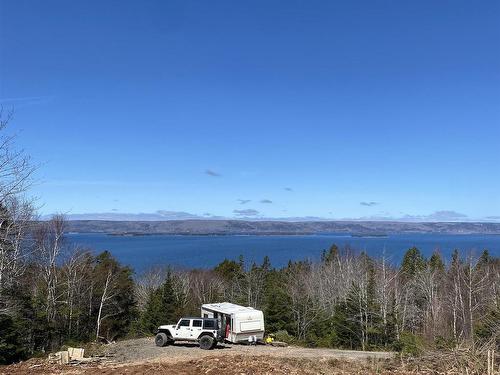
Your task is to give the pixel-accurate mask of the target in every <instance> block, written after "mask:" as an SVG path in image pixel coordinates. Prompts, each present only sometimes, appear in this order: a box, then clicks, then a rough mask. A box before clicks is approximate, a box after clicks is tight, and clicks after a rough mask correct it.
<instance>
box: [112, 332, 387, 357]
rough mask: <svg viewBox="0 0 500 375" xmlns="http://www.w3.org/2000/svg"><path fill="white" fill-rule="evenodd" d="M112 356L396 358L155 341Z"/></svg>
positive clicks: (118, 349)
mask: <svg viewBox="0 0 500 375" xmlns="http://www.w3.org/2000/svg"><path fill="white" fill-rule="evenodd" d="M109 352H110V354H113V355H114V359H115V360H116V361H117V362H121V363H136V362H139V363H142V362H144V361H155V362H156V361H159V362H171V361H179V360H184V359H185V360H190V359H195V358H204V357H207V356H208V357H209V356H220V355H223V356H228V355H246V356H272V357H279V358H299V359H326V360H328V359H345V360H361V361H363V360H369V359H390V358H393V357H394V353H391V352H362V351H354V350H335V349H308V348H301V347H285V348H279V347H274V346H269V345H256V346H253V345H228V344H224V345H219V346H218V347H217V348H216V349H213V350H202V349H200V348H198V345H196V344H193V343H175V344H174V345H169V346H166V347H163V348H160V347H157V346H155V344H154V340H153V338H143V339H135V340H125V341H121V342H118V343H116V344H112V345H109Z"/></svg>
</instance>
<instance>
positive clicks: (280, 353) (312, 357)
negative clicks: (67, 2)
mask: <svg viewBox="0 0 500 375" xmlns="http://www.w3.org/2000/svg"><path fill="white" fill-rule="evenodd" d="M99 352H100V354H107V355H109V357H108V359H110V360H111V361H112V363H109V362H108V363H104V362H103V363H94V364H80V365H54V364H50V363H48V362H47V361H46V360H45V359H31V360H29V361H26V362H22V363H18V364H15V365H10V366H0V375H3V374H13V375H18V374H26V373H30V374H44V375H45V374H75V375H81V374H92V375H93V374H149V373H155V374H180V375H183V374H185V375H187V374H221V373H224V374H225V375H254V374H255V375H257V374H274V375H282V374H283V375H285V374H287V375H294V374H296V375H299V374H308V375H312V374H371V373H377V374H400V372H398V371H397V372H392V371H388V372H386V371H385V370H387V368H388V367H387V365H388V364H390V363H391V362H392V361H391V359H392V358H394V353H389V352H358V351H350V350H333V349H307V348H300V347H286V348H281V347H273V346H268V345H257V346H250V345H219V346H218V347H217V348H216V349H213V350H202V349H200V348H199V347H198V345H196V344H193V343H175V344H174V345H170V346H166V347H162V348H160V347H157V346H155V344H154V339H153V338H142V339H133V340H124V341H120V342H117V343H114V344H110V345H106V346H103V347H100V348H99ZM382 369H385V370H384V371H379V370H382ZM372 371H376V372H372ZM405 374H410V372H405Z"/></svg>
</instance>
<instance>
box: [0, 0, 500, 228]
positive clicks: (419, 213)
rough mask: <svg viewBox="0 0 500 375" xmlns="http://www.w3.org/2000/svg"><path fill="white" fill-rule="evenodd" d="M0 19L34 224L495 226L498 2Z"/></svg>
mask: <svg viewBox="0 0 500 375" xmlns="http://www.w3.org/2000/svg"><path fill="white" fill-rule="evenodd" d="M0 4H1V5H0V103H1V104H2V105H3V106H4V107H7V108H11V107H13V108H14V109H15V112H16V113H15V118H14V120H13V121H12V123H11V125H10V127H9V131H10V132H12V133H16V134H18V139H17V142H18V144H19V146H20V147H23V148H24V149H25V150H26V151H27V152H28V153H29V154H31V155H32V157H33V159H34V160H35V161H36V162H37V163H40V164H41V166H40V168H39V170H38V172H37V179H38V183H37V185H36V186H35V187H34V188H33V189H32V194H34V195H36V196H37V197H39V202H40V206H41V209H40V211H41V213H42V214H49V213H52V212H65V213H69V214H85V213H103V212H107V213H115V214H120V213H121V214H123V213H155V212H157V211H159V210H163V211H168V213H164V215H166V216H168V217H170V216H174V217H175V215H177V214H176V212H186V213H189V214H192V215H200V216H203V215H205V216H207V217H208V215H215V216H224V217H245V216H248V217H306V216H314V217H322V218H335V219H341V218H379V219H380V218H405V219H410V220H413V219H415V220H417V219H418V220H476V219H482V220H484V219H486V218H489V219H486V220H495V217H497V218H500V197H499V192H500V173H499V171H500V168H499V166H500V153H499V152H498V145H499V142H500V49H499V48H498V46H499V45H500V23H499V22H498V19H499V17H500V2H498V1H480V2H474V1H459V0H453V1H435V0H430V1H400V0H399V1H343V2H340V1H336V2H334V1H271V0H266V1H252V2H243V1H239V2H235V1H210V2H207V1H199V2H193V1H186V0H184V1H72V2H68V1H51V0H47V1H43V2H37V1H23V0H16V1H4V0H0ZM207 172H208V173H207ZM238 200H243V201H238ZM247 200H248V202H244V201H247ZM163 211H162V212H163ZM160 214H161V213H160Z"/></svg>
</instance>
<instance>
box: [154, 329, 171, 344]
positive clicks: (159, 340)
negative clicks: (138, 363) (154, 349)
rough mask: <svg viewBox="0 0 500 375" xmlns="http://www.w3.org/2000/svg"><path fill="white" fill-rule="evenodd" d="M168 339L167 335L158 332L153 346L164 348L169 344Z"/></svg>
mask: <svg viewBox="0 0 500 375" xmlns="http://www.w3.org/2000/svg"><path fill="white" fill-rule="evenodd" d="M169 341H170V340H169V339H168V336H167V334H165V333H163V332H160V333H158V334H157V335H156V337H155V344H156V346H165V345H168V343H169Z"/></svg>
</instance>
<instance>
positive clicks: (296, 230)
mask: <svg viewBox="0 0 500 375" xmlns="http://www.w3.org/2000/svg"><path fill="white" fill-rule="evenodd" d="M67 232H75V233H107V234H114V235H148V234H172V235H237V234H241V235H245V234H247V235H249V234H254V235H278V234H281V235H294V234H321V233H349V234H357V235H370V234H374V233H375V234H377V235H380V234H383V233H387V234H390V233H447V234H500V223H482V222H463V223H459V222H422V223H419V222H396V221H394V222H390V221H301V222H289V221H245V220H203V219H196V220H168V221H115V220H70V221H68V222H67Z"/></svg>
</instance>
